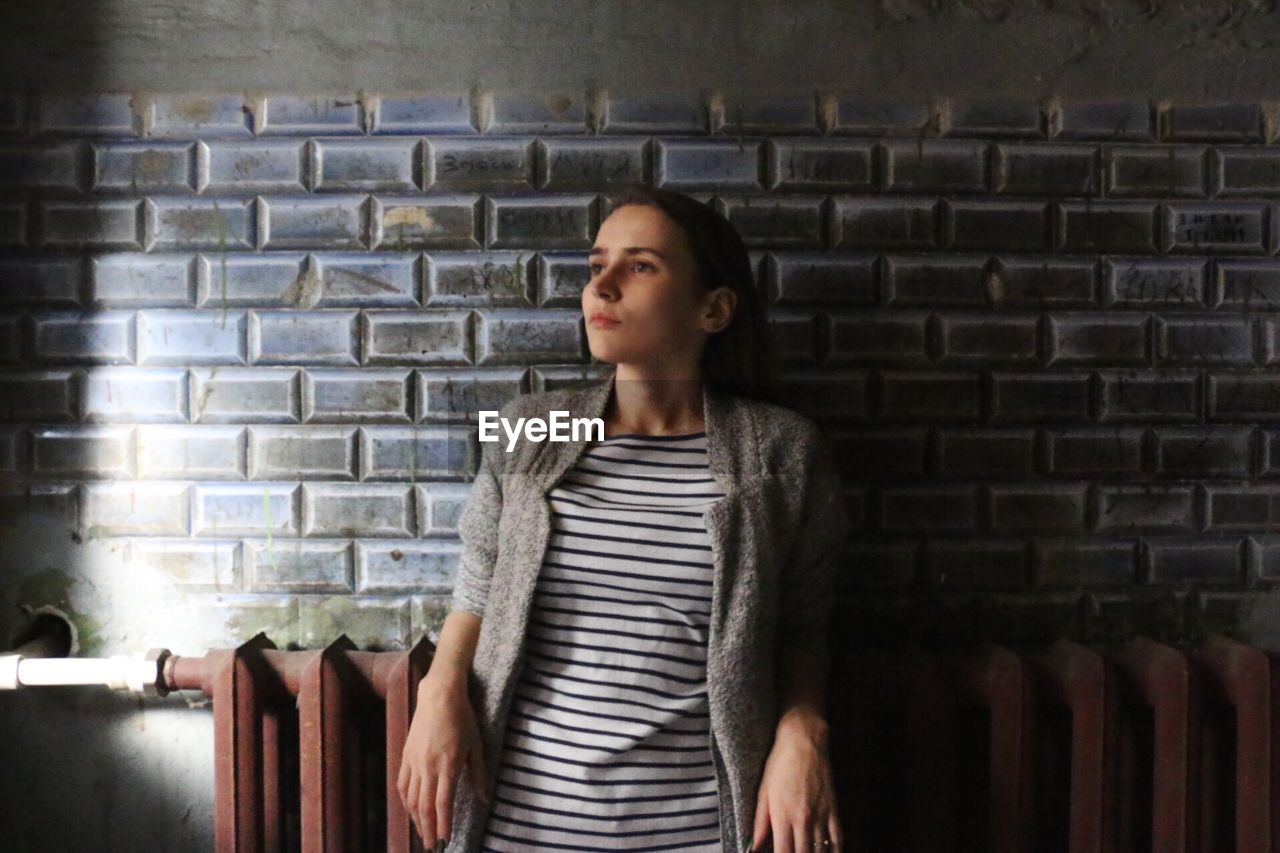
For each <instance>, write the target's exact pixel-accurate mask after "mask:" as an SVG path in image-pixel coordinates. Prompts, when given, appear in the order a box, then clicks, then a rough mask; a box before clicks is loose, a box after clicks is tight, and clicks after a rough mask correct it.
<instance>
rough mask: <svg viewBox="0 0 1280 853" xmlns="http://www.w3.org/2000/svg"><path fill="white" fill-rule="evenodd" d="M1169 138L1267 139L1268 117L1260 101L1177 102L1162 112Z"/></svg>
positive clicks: (1163, 127)
mask: <svg viewBox="0 0 1280 853" xmlns="http://www.w3.org/2000/svg"><path fill="white" fill-rule="evenodd" d="M1159 120H1160V131H1161V134H1160V135H1161V136H1162V137H1163V138H1165V139H1174V140H1191V139H1204V140H1209V141H1213V142H1265V141H1266V140H1265V139H1264V137H1263V123H1264V118H1263V114H1262V108H1261V107H1260V106H1259V105H1257V104H1174V105H1171V106H1168V107H1164V108H1163V109H1161V110H1160V113H1159Z"/></svg>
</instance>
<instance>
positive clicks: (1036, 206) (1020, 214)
mask: <svg viewBox="0 0 1280 853" xmlns="http://www.w3.org/2000/svg"><path fill="white" fill-rule="evenodd" d="M1048 238H1049V208H1048V205H1047V204H1046V203H1044V202H990V201H948V202H947V203H946V205H945V208H944V213H943V238H942V239H943V244H944V246H945V247H946V248H947V249H948V250H950V251H960V252H971V251H978V250H985V251H997V252H1001V251H1002V252H1021V253H1024V254H1030V253H1036V252H1038V253H1042V252H1044V250H1045V246H1046V245H1048V242H1049V240H1048Z"/></svg>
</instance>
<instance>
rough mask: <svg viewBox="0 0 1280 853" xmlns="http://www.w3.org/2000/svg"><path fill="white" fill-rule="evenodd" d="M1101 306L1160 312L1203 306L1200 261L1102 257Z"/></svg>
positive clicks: (1202, 266)
mask: <svg viewBox="0 0 1280 853" xmlns="http://www.w3.org/2000/svg"><path fill="white" fill-rule="evenodd" d="M1102 264H1103V266H1102V276H1103V279H1102V280H1103V291H1102V294H1103V304H1104V305H1105V306H1106V307H1108V308H1147V307H1150V308H1155V309H1158V310H1161V311H1168V310H1177V309H1179V308H1191V309H1194V308H1203V307H1205V290H1206V269H1205V268H1206V266H1207V261H1205V260H1204V259H1203V258H1187V259H1183V258H1104V259H1103V262H1102Z"/></svg>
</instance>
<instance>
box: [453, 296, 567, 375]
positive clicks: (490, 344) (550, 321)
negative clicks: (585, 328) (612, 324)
mask: <svg viewBox="0 0 1280 853" xmlns="http://www.w3.org/2000/svg"><path fill="white" fill-rule="evenodd" d="M584 337H585V336H584V335H583V332H582V311H581V310H578V311H569V310H566V311H494V312H487V311H484V312H477V314H476V364H478V365H486V366H487V365H511V364H539V363H544V362H559V361H578V360H580V359H581V357H582V350H583V348H584V346H585V340H584Z"/></svg>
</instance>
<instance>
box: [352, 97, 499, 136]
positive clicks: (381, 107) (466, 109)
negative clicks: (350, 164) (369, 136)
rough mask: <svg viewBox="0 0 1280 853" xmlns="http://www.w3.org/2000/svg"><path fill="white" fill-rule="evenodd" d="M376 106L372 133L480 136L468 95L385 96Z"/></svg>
mask: <svg viewBox="0 0 1280 853" xmlns="http://www.w3.org/2000/svg"><path fill="white" fill-rule="evenodd" d="M374 104H376V109H374V110H373V126H372V128H371V129H370V133H375V134H378V133H465V134H473V133H476V128H475V126H474V125H473V124H472V123H471V100H470V98H468V96H467V95H465V94H459V95H405V96H394V95H393V96H386V95H383V96H379V97H376V98H375V99H374Z"/></svg>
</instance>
